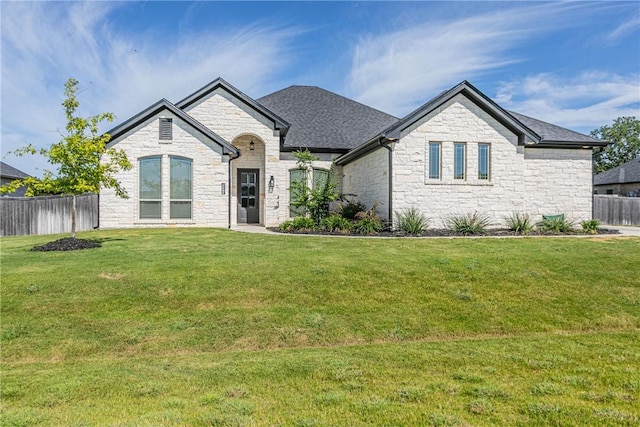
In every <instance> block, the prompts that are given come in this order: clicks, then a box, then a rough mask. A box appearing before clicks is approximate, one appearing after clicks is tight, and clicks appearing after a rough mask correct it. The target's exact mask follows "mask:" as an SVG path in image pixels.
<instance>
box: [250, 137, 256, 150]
mask: <svg viewBox="0 0 640 427" xmlns="http://www.w3.org/2000/svg"><path fill="white" fill-rule="evenodd" d="M255 149H256V143H255V142H253V139H252V140H251V142H250V143H249V150H251V151H253V150H255Z"/></svg>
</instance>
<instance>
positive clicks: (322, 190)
mask: <svg viewBox="0 0 640 427" xmlns="http://www.w3.org/2000/svg"><path fill="white" fill-rule="evenodd" d="M293 156H294V157H295V158H296V159H297V163H298V169H300V170H301V171H303V177H302V179H300V180H296V181H293V182H291V184H290V185H291V194H292V201H291V204H292V205H293V206H294V207H296V208H301V209H302V213H303V214H304V215H305V216H309V217H311V218H312V219H313V220H314V221H315V223H316V224H319V223H320V221H322V219H323V218H324V217H326V216H327V215H328V214H329V203H331V202H332V201H334V200H336V199H337V198H338V196H339V194H338V191H337V188H338V184H337V183H336V182H335V179H334V174H335V165H333V164H332V165H331V168H330V170H329V176H328V177H327V179H326V181H324V182H320V183H318V185H315V186H313V187H310V186H309V181H310V179H309V177H310V176H311V174H312V173H313V168H312V166H311V163H312V162H313V161H314V160H318V158H317V157H316V156H315V155H314V154H313V153H312V152H311V151H309V150H308V149H305V150H301V151H295V152H293Z"/></svg>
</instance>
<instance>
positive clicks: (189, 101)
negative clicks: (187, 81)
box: [176, 77, 289, 136]
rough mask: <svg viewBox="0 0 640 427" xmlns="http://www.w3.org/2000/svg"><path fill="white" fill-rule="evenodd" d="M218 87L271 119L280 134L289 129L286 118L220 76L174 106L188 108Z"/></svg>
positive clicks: (285, 132)
mask: <svg viewBox="0 0 640 427" xmlns="http://www.w3.org/2000/svg"><path fill="white" fill-rule="evenodd" d="M220 88H222V89H224V90H225V91H227V92H228V93H230V94H232V95H233V96H234V97H236V98H237V99H239V100H240V101H242V102H243V103H244V104H245V105H247V106H249V107H250V108H252V109H253V110H254V111H257V112H258V113H260V114H262V115H263V116H264V117H266V118H267V119H269V120H271V121H273V129H274V130H276V129H277V130H280V134H281V135H282V136H284V135H286V134H287V131H288V130H289V123H288V122H287V121H286V120H284V119H282V118H281V117H280V116H279V115H278V114H276V113H274V112H273V111H271V110H270V109H269V108H267V107H265V106H264V105H262V104H260V103H258V102H256V101H255V100H254V99H253V98H251V97H250V96H247V95H245V94H244V93H243V92H241V91H240V90H238V89H236V88H235V87H234V86H232V85H231V84H229V83H228V82H227V81H225V80H224V79H222V78H220V77H218V78H217V79H215V80H214V81H212V82H211V83H208V84H206V85H204V86H203V87H201V88H200V89H198V90H197V91H195V92H193V93H192V94H191V95H189V96H187V97H186V98H184V99H182V100H180V101H179V102H177V103H176V107H178V108H180V109H181V110H184V109H185V108H189V106H191V105H193V104H195V103H196V102H198V101H199V100H200V99H202V98H204V97H205V96H207V95H209V94H210V93H211V92H213V91H214V90H216V89H220Z"/></svg>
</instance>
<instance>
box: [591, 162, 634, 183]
mask: <svg viewBox="0 0 640 427" xmlns="http://www.w3.org/2000/svg"><path fill="white" fill-rule="evenodd" d="M633 182H640V157H638V158H637V159H633V160H631V161H630V162H627V163H623V164H621V165H620V166H616V167H615V168H611V169H609V170H608V171H605V172H602V173H599V174H598V175H596V176H594V177H593V184H594V185H609V184H630V183H633Z"/></svg>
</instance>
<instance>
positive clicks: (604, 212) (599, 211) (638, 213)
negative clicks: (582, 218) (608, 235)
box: [593, 194, 640, 225]
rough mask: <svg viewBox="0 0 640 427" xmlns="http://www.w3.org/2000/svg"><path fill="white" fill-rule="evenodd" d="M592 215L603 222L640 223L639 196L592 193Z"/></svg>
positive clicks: (612, 223) (613, 223)
mask: <svg viewBox="0 0 640 427" xmlns="http://www.w3.org/2000/svg"><path fill="white" fill-rule="evenodd" d="M593 217H594V218H595V219H598V220H600V222H601V223H603V224H610V225H640V197H618V196H606V195H600V194H598V195H594V196H593Z"/></svg>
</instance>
